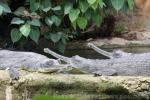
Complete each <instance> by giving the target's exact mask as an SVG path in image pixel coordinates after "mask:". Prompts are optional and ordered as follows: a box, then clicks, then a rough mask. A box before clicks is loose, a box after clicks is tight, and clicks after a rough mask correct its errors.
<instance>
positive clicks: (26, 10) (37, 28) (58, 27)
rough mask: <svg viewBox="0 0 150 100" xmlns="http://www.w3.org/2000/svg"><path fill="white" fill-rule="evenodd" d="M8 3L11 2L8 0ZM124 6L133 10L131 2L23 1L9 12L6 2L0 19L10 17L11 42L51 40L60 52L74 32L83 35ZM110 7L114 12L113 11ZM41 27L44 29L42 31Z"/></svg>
mask: <svg viewBox="0 0 150 100" xmlns="http://www.w3.org/2000/svg"><path fill="white" fill-rule="evenodd" d="M8 1H11V0H8ZM124 5H127V8H128V9H133V5H134V2H133V0H72V1H70V0H26V4H25V6H21V7H19V8H18V9H17V10H16V11H14V12H12V11H11V9H10V8H9V4H8V3H7V2H1V1H0V16H2V15H4V14H7V13H11V14H13V15H14V18H13V19H12V21H11V23H10V24H11V25H12V31H11V39H12V41H13V42H14V43H15V42H18V41H19V40H20V39H21V37H26V38H31V39H32V40H33V41H34V42H36V43H37V44H38V40H39V39H40V36H41V35H44V37H45V38H46V39H49V40H51V41H52V42H54V43H55V44H56V45H58V46H60V47H58V48H59V50H60V51H62V52H63V51H64V49H65V45H66V41H67V40H68V39H69V37H71V36H72V35H73V34H72V33H75V31H76V30H80V31H86V30H87V29H88V28H89V24H90V23H91V22H92V23H95V24H96V26H98V27H99V26H100V25H101V23H102V20H103V17H104V16H105V12H107V11H108V9H109V10H114V11H117V12H119V11H121V9H122V8H123V7H124ZM112 7H113V9H112ZM43 26H44V28H45V29H43Z"/></svg>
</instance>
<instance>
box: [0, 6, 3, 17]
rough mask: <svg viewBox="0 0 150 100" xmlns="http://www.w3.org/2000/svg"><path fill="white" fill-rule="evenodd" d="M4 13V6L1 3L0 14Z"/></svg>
mask: <svg viewBox="0 0 150 100" xmlns="http://www.w3.org/2000/svg"><path fill="white" fill-rule="evenodd" d="M2 14H3V7H2V6H1V5H0V16H1V15H2Z"/></svg>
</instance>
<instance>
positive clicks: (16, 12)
mask: <svg viewBox="0 0 150 100" xmlns="http://www.w3.org/2000/svg"><path fill="white" fill-rule="evenodd" d="M24 11H25V8H24V7H19V8H18V9H17V10H16V11H15V12H14V14H15V15H17V16H20V15H24V13H23V12H24Z"/></svg>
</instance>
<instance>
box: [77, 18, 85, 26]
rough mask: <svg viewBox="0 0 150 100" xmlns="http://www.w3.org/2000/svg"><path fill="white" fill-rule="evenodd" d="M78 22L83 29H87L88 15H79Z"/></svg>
mask: <svg viewBox="0 0 150 100" xmlns="http://www.w3.org/2000/svg"><path fill="white" fill-rule="evenodd" d="M77 24H78V26H79V27H80V28H81V29H85V28H86V26H87V19H86V17H79V18H78V19H77Z"/></svg>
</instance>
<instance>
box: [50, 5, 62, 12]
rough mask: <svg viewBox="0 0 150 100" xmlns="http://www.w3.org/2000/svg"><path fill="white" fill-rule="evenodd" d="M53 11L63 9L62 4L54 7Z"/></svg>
mask: <svg viewBox="0 0 150 100" xmlns="http://www.w3.org/2000/svg"><path fill="white" fill-rule="evenodd" d="M52 10H53V11H58V10H61V6H56V7H54V8H52Z"/></svg>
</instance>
